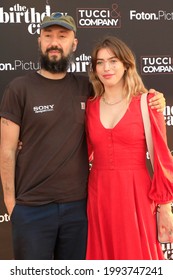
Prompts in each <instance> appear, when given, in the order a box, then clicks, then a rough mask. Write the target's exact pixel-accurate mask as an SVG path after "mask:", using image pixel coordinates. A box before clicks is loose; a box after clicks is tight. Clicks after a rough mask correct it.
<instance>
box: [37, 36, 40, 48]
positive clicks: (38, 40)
mask: <svg viewBox="0 0 173 280" xmlns="http://www.w3.org/2000/svg"><path fill="white" fill-rule="evenodd" d="M37 42H38V45H39V46H40V42H41V39H40V37H38V39H37Z"/></svg>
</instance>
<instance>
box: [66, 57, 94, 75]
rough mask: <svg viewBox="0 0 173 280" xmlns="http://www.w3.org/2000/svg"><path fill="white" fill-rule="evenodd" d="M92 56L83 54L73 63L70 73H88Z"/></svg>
mask: <svg viewBox="0 0 173 280" xmlns="http://www.w3.org/2000/svg"><path fill="white" fill-rule="evenodd" d="M90 59H91V56H90V55H86V54H84V53H83V54H81V55H80V56H78V57H76V61H75V62H73V63H71V65H70V67H69V69H68V72H77V73H79V72H80V73H85V72H87V67H88V65H89V63H90Z"/></svg>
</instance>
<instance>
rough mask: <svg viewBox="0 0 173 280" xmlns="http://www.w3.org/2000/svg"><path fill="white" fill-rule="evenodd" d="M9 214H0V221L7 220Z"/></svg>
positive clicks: (8, 219)
mask: <svg viewBox="0 0 173 280" xmlns="http://www.w3.org/2000/svg"><path fill="white" fill-rule="evenodd" d="M9 221H10V216H9V215H8V214H4V215H0V223H4V222H9Z"/></svg>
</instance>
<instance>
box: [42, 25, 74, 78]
mask: <svg viewBox="0 0 173 280" xmlns="http://www.w3.org/2000/svg"><path fill="white" fill-rule="evenodd" d="M38 42H39V47H40V53H41V68H43V69H45V70H47V71H49V72H51V73H60V72H65V71H67V69H68V66H69V62H70V61H71V57H72V54H73V52H74V51H75V50H76V47H77V39H76V38H75V36H74V32H73V31H71V30H68V29H66V28H63V27H60V26H55V25H54V26H51V27H47V28H45V29H43V30H41V34H40V37H39V39H38Z"/></svg>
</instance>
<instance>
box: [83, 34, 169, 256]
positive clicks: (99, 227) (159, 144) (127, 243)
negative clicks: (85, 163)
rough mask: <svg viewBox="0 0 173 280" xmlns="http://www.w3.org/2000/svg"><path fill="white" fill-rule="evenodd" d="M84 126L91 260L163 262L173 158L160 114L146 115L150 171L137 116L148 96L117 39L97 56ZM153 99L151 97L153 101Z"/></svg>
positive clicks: (131, 58)
mask: <svg viewBox="0 0 173 280" xmlns="http://www.w3.org/2000/svg"><path fill="white" fill-rule="evenodd" d="M89 72H90V73H89V75H90V80H91V82H92V84H93V87H94V90H95V97H94V98H93V99H91V100H89V101H88V104H87V113H86V124H87V135H88V149H89V155H90V159H91V158H93V162H92V168H91V172H90V176H89V187H88V222H89V227H88V245H87V256H86V258H87V259H108V260H111V259H116V260H121V259H129V260H130V259H139V260H142V259H146V260H149V259H154V260H157V259H164V257H163V253H162V249H161V247H160V244H159V242H158V241H157V228H156V211H157V209H158V206H159V211H160V215H161V216H160V217H161V220H162V223H161V225H160V226H159V228H158V230H159V231H160V232H162V233H163V232H165V231H166V232H167V233H168V231H169V236H170V237H169V238H170V242H172V241H173V218H172V212H171V202H172V201H173V159H172V156H171V154H170V152H169V149H168V147H167V144H166V130H165V123H164V118H163V114H162V113H158V112H157V111H156V110H151V109H149V112H150V118H151V122H152V136H153V141H154V163H155V172H154V175H153V179H152V180H151V178H150V176H149V172H148V170H147V167H146V141H145V136H144V127H143V121H142V116H141V110H140V97H141V93H143V92H146V91H147V89H146V88H145V86H144V84H143V82H142V80H141V78H140V77H139V75H138V73H137V70H136V63H135V59H134V56H133V54H132V52H131V50H130V49H129V48H128V47H127V46H126V45H125V44H124V43H123V42H122V41H121V40H119V39H117V38H116V37H108V38H106V39H104V40H103V41H102V42H100V43H99V44H98V45H97V46H96V47H95V49H94V51H93V53H92V60H91V69H90V71H89ZM151 96H152V95H151V94H149V96H148V99H149V98H150V97H151Z"/></svg>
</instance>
